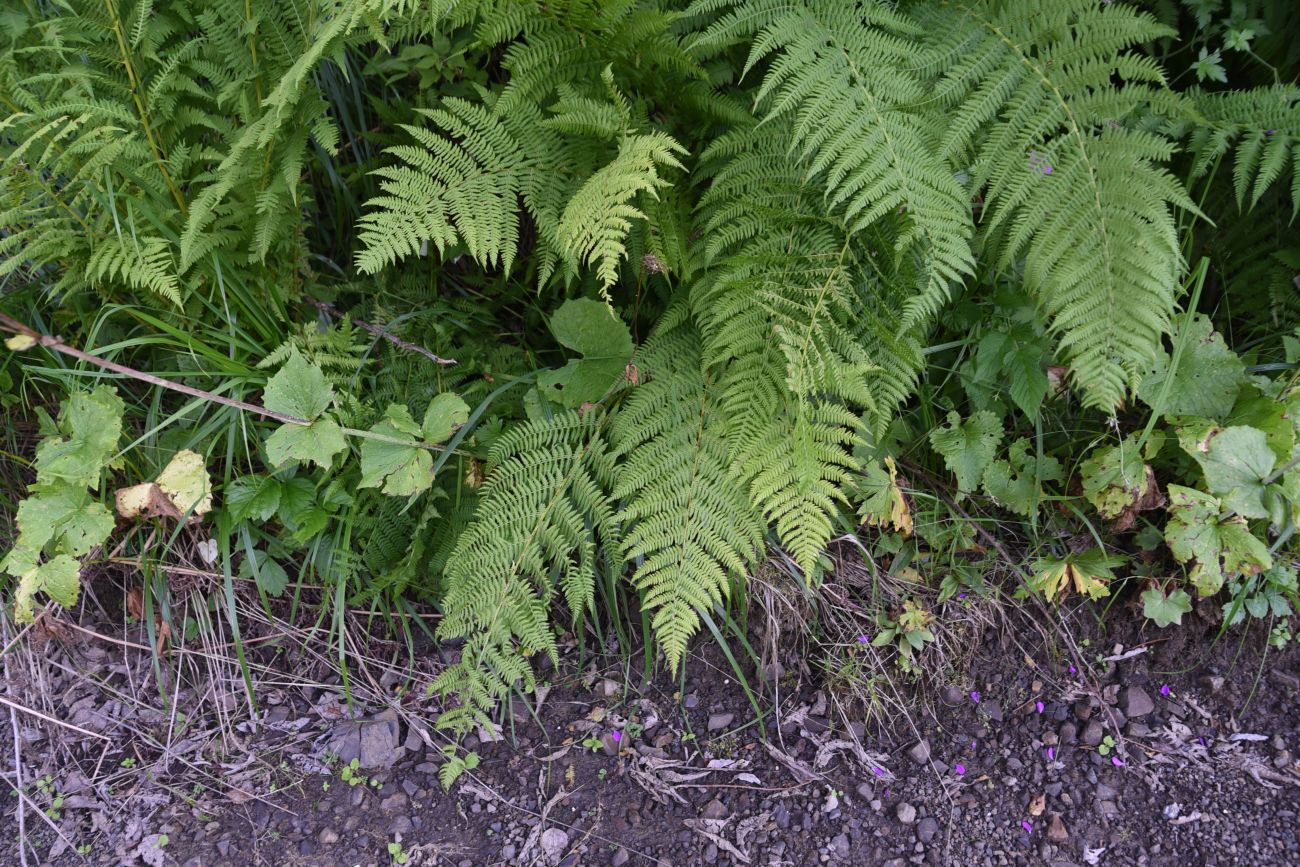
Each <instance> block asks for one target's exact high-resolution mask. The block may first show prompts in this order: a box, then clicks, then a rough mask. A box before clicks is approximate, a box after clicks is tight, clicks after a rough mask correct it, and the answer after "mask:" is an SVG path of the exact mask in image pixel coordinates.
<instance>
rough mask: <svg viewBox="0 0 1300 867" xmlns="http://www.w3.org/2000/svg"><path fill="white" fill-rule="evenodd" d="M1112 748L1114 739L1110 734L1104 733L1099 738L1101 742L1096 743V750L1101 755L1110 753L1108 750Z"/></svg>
mask: <svg viewBox="0 0 1300 867" xmlns="http://www.w3.org/2000/svg"><path fill="white" fill-rule="evenodd" d="M1113 749H1115V739H1114V738H1113V737H1111V736H1110V735H1106V736H1105V737H1104V738H1102V739H1101V743H1099V744H1097V752H1099V753H1101V754H1102V755H1103V756H1108V755H1110V751H1111V750H1113Z"/></svg>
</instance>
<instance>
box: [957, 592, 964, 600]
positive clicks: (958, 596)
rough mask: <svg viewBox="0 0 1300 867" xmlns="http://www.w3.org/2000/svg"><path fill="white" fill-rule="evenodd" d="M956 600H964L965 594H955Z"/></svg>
mask: <svg viewBox="0 0 1300 867" xmlns="http://www.w3.org/2000/svg"><path fill="white" fill-rule="evenodd" d="M957 598H958V599H965V598H966V594H965V593H958V594H957Z"/></svg>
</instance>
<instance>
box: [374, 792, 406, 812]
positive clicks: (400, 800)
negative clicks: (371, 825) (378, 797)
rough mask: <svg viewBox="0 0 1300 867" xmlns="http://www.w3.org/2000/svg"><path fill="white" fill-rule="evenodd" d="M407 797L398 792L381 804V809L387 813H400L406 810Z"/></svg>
mask: <svg viewBox="0 0 1300 867" xmlns="http://www.w3.org/2000/svg"><path fill="white" fill-rule="evenodd" d="M406 804H407V798H406V795H404V794H402V793H401V792H398V793H397V794H396V795H389V796H388V797H387V798H384V799H383V800H382V801H380V802H379V809H380V810H382V811H383V812H385V813H398V812H401V811H402V810H404V809H406Z"/></svg>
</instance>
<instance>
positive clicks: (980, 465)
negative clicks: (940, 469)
mask: <svg viewBox="0 0 1300 867" xmlns="http://www.w3.org/2000/svg"><path fill="white" fill-rule="evenodd" d="M1003 433H1004V431H1003V428H1002V422H1001V421H999V420H998V417H997V416H995V415H994V414H993V413H991V412H989V411H988V410H981V411H979V412H977V413H975V414H974V415H972V416H971V417H970V418H968V419H966V420H965V421H962V418H961V415H960V414H959V413H956V412H950V413H948V423H947V425H945V426H943V427H937V428H935V429H934V430H932V431H930V445H931V446H932V447H933V448H934V450H935V451H936V452H938V453H939V454H940V455H942V456H943V460H944V463H945V464H947V465H948V469H949V470H951V471H952V473H953V475H955V476H956V477H957V489H958V490H960V491H962V492H964V493H970V492H971V491H973V490H975V489H976V488H977V487H979V483H980V480H981V479H982V478H983V477H984V473H985V470H987V469H988V468H989V466H990V464H992V463H993V457H994V455H996V454H997V451H998V446H999V445H1001V443H1002V436H1003ZM998 481H1001V472H1000V470H999V471H996V478H995V485H996V483H997V482H998Z"/></svg>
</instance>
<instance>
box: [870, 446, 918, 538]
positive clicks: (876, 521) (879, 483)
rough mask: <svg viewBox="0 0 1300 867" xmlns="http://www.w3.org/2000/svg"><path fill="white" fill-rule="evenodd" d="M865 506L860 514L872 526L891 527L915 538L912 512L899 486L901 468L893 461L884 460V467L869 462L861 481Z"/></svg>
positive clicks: (890, 459)
mask: <svg viewBox="0 0 1300 867" xmlns="http://www.w3.org/2000/svg"><path fill="white" fill-rule="evenodd" d="M862 490H863V493H864V496H863V498H862V507H861V508H860V509H859V512H858V514H859V515H860V516H861V518H862V520H863V521H865V522H866V523H868V524H871V525H872V526H876V527H884V526H889V527H892V528H893V529H894V530H896V531H897V532H899V533H902V534H903V535H904V536H910V535H912V529H913V524H912V510H911V507H910V506H909V505H908V503H907V497H906V496H905V495H904V494H903V489H902V487H900V486H899V484H898V468H897V467H896V466H895V464H894V459H893V458H889V457H887V458H885V466H884V467H883V468H882V467H881V466H880V465H879V464H876V463H870V464H868V465H867V467H866V470H865V472H864V478H863V480H862Z"/></svg>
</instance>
